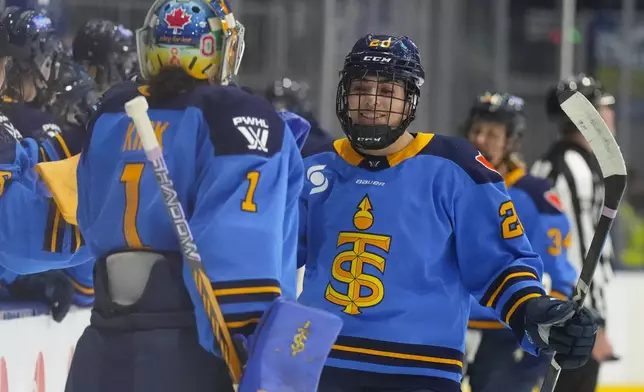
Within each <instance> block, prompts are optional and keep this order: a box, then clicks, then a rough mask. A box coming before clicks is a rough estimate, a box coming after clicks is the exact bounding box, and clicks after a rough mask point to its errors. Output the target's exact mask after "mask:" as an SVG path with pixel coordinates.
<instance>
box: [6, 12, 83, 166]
mask: <svg viewBox="0 0 644 392" xmlns="http://www.w3.org/2000/svg"><path fill="white" fill-rule="evenodd" d="M2 23H3V24H4V25H6V26H7V29H8V32H9V39H10V42H11V43H12V44H13V45H16V46H18V47H20V48H23V50H25V51H26V52H27V56H26V58H24V59H21V60H18V61H16V62H15V64H14V65H13V67H12V68H11V72H10V73H9V74H8V75H7V82H8V83H7V88H6V90H5V92H4V96H3V103H2V110H3V111H4V112H5V113H6V114H7V116H8V117H9V119H10V120H11V122H13V124H14V125H15V126H16V128H17V129H18V130H19V131H20V133H21V134H22V136H23V137H26V138H33V139H35V140H36V141H38V142H42V141H43V140H45V139H47V138H52V140H53V141H55V139H60V140H58V141H57V142H56V143H52V146H53V147H55V150H53V151H48V150H46V149H43V150H41V160H45V161H51V160H58V159H62V158H65V157H69V156H71V155H73V154H75V153H77V152H78V151H77V148H76V146H74V145H67V141H65V140H63V138H62V136H61V135H60V131H61V130H60V127H59V126H58V125H57V124H56V123H55V122H54V119H53V117H52V116H51V115H50V114H49V113H47V112H46V111H45V107H46V105H48V104H50V103H51V100H52V98H53V94H54V87H55V83H56V78H57V76H58V72H57V69H58V64H59V61H60V57H61V56H62V55H63V47H62V42H61V41H60V40H59V39H58V38H57V37H56V36H55V32H54V29H53V26H52V24H51V20H50V19H49V17H47V16H46V15H44V14H41V13H37V12H36V11H33V10H29V9H23V8H20V7H16V6H11V7H8V8H7V9H6V10H5V11H4V12H3V14H2ZM66 150H68V151H70V153H69V154H67V152H66Z"/></svg>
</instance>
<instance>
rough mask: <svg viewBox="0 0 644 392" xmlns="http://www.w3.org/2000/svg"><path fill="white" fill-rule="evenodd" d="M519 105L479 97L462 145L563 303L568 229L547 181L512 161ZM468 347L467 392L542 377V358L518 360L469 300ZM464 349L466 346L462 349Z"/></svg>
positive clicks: (502, 332) (527, 387) (569, 280)
mask: <svg viewBox="0 0 644 392" xmlns="http://www.w3.org/2000/svg"><path fill="white" fill-rule="evenodd" d="M523 105H524V101H523V99H521V98H519V97H515V96H512V95H509V94H498V93H494V92H486V93H484V94H481V95H480V96H479V97H478V98H477V100H476V102H475V103H474V105H473V106H472V109H471V110H470V113H469V116H468V118H467V120H466V122H465V127H464V128H465V132H466V136H467V138H468V140H469V141H470V142H472V144H474V146H475V147H476V148H477V149H478V150H479V151H481V153H482V154H483V155H484V156H485V157H486V158H487V159H488V161H489V162H490V163H492V164H493V165H494V167H495V168H496V170H497V171H498V172H499V173H500V174H501V175H502V176H503V178H504V181H505V185H506V187H507V188H508V193H509V194H510V196H511V197H512V201H513V202H514V206H515V208H516V210H517V214H518V217H519V219H520V220H521V225H522V226H523V229H524V231H525V234H526V236H527V237H528V239H529V240H530V244H531V245H532V249H533V250H534V251H535V252H537V253H538V254H539V256H541V259H542V260H543V264H544V272H545V273H546V274H548V275H549V276H550V278H551V281H552V291H551V293H550V294H551V295H552V296H556V297H557V298H562V299H564V298H568V297H569V296H570V294H571V293H572V290H573V287H574V285H575V282H576V279H577V272H576V271H575V268H574V267H573V266H572V265H571V264H570V262H569V261H568V258H567V253H568V252H567V250H566V248H567V244H568V242H569V241H570V237H569V236H570V224H569V222H568V219H567V218H566V216H565V215H564V214H563V212H562V211H561V202H560V201H559V198H558V197H557V195H556V194H555V193H554V192H552V191H551V189H550V188H551V184H550V182H549V181H547V180H544V179H540V178H536V177H533V176H531V175H530V174H527V173H526V170H525V165H524V164H523V162H521V161H520V160H519V158H518V157H517V156H516V155H517V152H518V151H519V143H520V140H521V137H522V136H523V133H524V132H525V129H526V118H525V114H524V113H523ZM471 302H472V312H471V314H470V321H469V324H468V326H469V328H470V329H472V332H470V333H468V341H474V342H480V344H479V345H478V350H477V351H475V352H473V353H470V352H468V357H469V356H470V355H472V354H474V353H476V356H475V359H474V362H473V363H472V364H470V366H469V367H468V373H469V375H470V387H471V388H472V392H496V391H507V392H530V391H532V389H533V388H534V387H535V385H537V382H538V379H539V378H540V377H542V376H544V375H545V372H546V369H547V365H548V362H549V357H548V356H539V357H537V356H533V355H523V353H522V352H521V351H517V350H520V348H519V347H518V346H517V342H516V339H515V338H514V336H513V335H512V333H511V332H510V331H509V330H507V329H506V328H505V326H504V325H503V324H501V323H500V322H499V321H498V318H497V317H496V316H495V315H494V312H493V311H492V310H491V309H489V308H485V307H483V306H481V305H480V304H479V303H478V302H477V301H476V300H474V299H472V301H471ZM468 346H469V345H468Z"/></svg>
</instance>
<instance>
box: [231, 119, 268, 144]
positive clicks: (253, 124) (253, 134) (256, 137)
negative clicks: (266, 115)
mask: <svg viewBox="0 0 644 392" xmlns="http://www.w3.org/2000/svg"><path fill="white" fill-rule="evenodd" d="M233 125H235V127H237V129H238V130H239V132H241V134H242V135H244V137H245V138H246V141H248V149H249V150H257V151H262V152H268V148H267V147H266V145H267V142H268V132H269V127H268V124H267V123H266V120H264V119H263V118H257V117H246V116H244V117H235V118H233Z"/></svg>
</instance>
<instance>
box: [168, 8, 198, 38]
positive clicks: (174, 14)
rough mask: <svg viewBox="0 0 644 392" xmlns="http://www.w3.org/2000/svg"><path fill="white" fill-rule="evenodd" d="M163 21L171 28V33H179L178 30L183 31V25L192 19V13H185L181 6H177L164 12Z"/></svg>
mask: <svg viewBox="0 0 644 392" xmlns="http://www.w3.org/2000/svg"><path fill="white" fill-rule="evenodd" d="M164 20H165V23H166V24H167V25H168V28H170V29H172V34H174V35H177V34H179V30H181V31H183V29H184V27H186V25H187V24H188V23H190V21H191V20H192V15H190V14H189V13H187V12H186V11H185V10H184V9H183V7H181V6H179V7H177V8H175V9H173V10H172V11H170V12H168V13H167V14H165V18H164Z"/></svg>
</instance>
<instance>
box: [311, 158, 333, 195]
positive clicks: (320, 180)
mask: <svg viewBox="0 0 644 392" xmlns="http://www.w3.org/2000/svg"><path fill="white" fill-rule="evenodd" d="M325 167H326V165H314V166H311V167H309V168H308V170H307V171H306V178H307V179H308V180H309V181H311V184H312V185H313V188H312V189H311V192H309V195H314V194H316V193H320V192H324V191H326V190H327V188H328V187H329V180H327V178H326V177H325V176H324V173H322V170H324V168H325Z"/></svg>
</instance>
